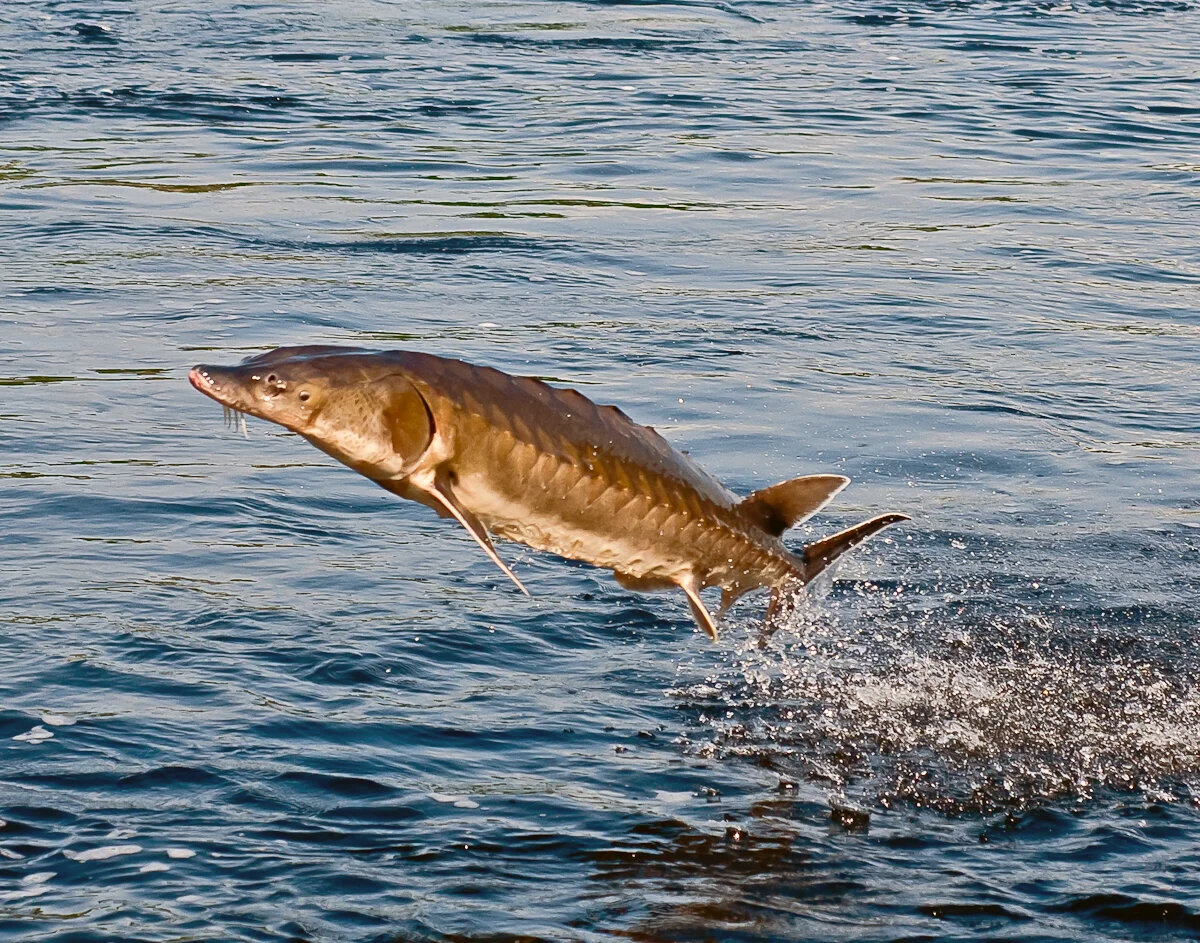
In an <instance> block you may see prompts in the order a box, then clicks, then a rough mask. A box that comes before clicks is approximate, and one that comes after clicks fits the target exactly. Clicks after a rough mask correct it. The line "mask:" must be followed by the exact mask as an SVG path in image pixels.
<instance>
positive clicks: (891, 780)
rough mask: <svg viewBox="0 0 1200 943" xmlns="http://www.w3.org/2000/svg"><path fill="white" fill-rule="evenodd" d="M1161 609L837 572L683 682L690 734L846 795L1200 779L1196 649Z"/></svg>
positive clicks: (1161, 796) (1164, 785)
mask: <svg viewBox="0 0 1200 943" xmlns="http://www.w3.org/2000/svg"><path fill="white" fill-rule="evenodd" d="M1185 623H1186V620H1185V619H1182V618H1180V617H1177V616H1173V615H1172V614H1171V613H1169V612H1166V611H1163V610H1158V609H1153V608H1129V607H1126V608H1122V609H1101V608H1097V609H1090V610H1089V609H1083V608H1070V607H1063V606H1058V607H1053V608H1046V609H1037V610H1034V609H1030V608H1028V607H1024V608H1023V607H1021V606H1015V605H1012V604H1005V603H998V602H997V601H996V599H995V594H993V593H992V592H990V587H976V588H975V589H974V590H973V591H971V592H967V593H957V594H953V593H951V594H944V593H941V592H939V593H938V594H937V595H927V596H922V595H920V594H918V593H914V592H913V591H912V590H911V589H910V588H907V587H905V586H903V585H900V584H890V585H887V584H878V583H869V582H860V583H857V584H851V585H850V586H849V587H848V588H846V584H839V588H838V589H837V590H836V591H835V592H834V593H833V594H831V595H830V597H829V598H827V599H826V600H823V601H817V602H815V603H814V602H809V603H807V604H804V605H802V606H801V607H800V608H799V609H798V610H797V611H796V613H795V614H794V617H793V619H792V621H791V623H790V624H789V625H788V626H787V627H785V629H784V630H782V631H780V632H779V633H777V634H775V635H774V636H772V637H771V638H770V639H769V640H768V641H766V642H765V644H762V645H761V646H760V645H756V644H754V643H753V642H751V643H748V644H747V645H745V646H744V647H742V648H740V649H737V650H734V651H731V652H730V653H729V657H728V658H727V660H726V661H725V662H724V663H723V664H722V666H721V668H720V669H719V670H718V671H717V672H716V673H714V674H713V675H711V676H710V677H708V678H706V679H705V680H704V681H703V682H702V683H699V684H694V685H691V686H690V687H688V688H685V689H682V690H679V691H677V692H675V693H676V695H677V696H678V697H679V699H680V703H681V706H683V707H684V708H685V709H686V710H688V711H690V712H694V714H695V725H694V728H693V730H692V731H691V732H689V734H688V735H687V736H686V737H685V743H686V745H687V748H688V749H689V750H691V751H693V752H695V753H697V754H700V755H703V756H709V757H719V758H730V757H745V758H750V759H753V760H754V761H755V762H756V763H758V764H761V765H765V766H768V767H770V768H773V769H774V770H776V771H777V772H778V774H779V775H780V776H781V778H782V779H784V780H789V779H790V780H794V779H801V778H803V779H808V780H810V781H816V782H821V783H825V784H827V786H828V787H829V788H830V791H831V793H832V794H833V798H834V799H835V800H836V801H843V802H844V801H850V802H857V803H860V804H867V805H883V806H890V805H893V804H895V803H898V802H899V803H910V804H914V805H917V806H923V807H930V808H934V809H937V810H940V811H944V812H947V813H959V812H968V811H977V812H985V813H986V812H994V811H998V810H1001V809H1014V808H1024V807H1029V806H1032V805H1037V804H1041V803H1044V802H1047V801H1054V800H1066V801H1076V802H1082V801H1086V800H1088V799H1090V798H1091V797H1093V796H1094V795H1096V794H1097V792H1100V791H1110V790H1118V791H1123V792H1137V793H1141V794H1143V795H1144V796H1145V797H1147V798H1148V799H1150V800H1155V801H1169V800H1173V799H1184V798H1190V797H1191V796H1192V795H1193V794H1194V793H1196V792H1200V790H1198V789H1197V787H1198V786H1200V653H1197V652H1194V651H1192V646H1190V645H1189V644H1187V635H1188V629H1187V625H1186V624H1185Z"/></svg>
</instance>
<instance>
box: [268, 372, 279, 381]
mask: <svg viewBox="0 0 1200 943" xmlns="http://www.w3.org/2000/svg"><path fill="white" fill-rule="evenodd" d="M267 382H268V383H278V382H279V377H277V376H275V374H273V373H272V374H271V375H270V376H269V377H267Z"/></svg>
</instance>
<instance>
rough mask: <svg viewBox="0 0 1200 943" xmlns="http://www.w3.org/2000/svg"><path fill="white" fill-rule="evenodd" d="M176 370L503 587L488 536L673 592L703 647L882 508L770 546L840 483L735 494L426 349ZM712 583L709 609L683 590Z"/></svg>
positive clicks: (842, 545)
mask: <svg viewBox="0 0 1200 943" xmlns="http://www.w3.org/2000/svg"><path fill="white" fill-rule="evenodd" d="M188 379H189V380H190V381H191V384H192V386H194V387H195V388H196V389H197V390H199V391H200V392H201V393H204V394H206V395H208V396H210V397H212V398H213V399H215V400H216V401H217V402H218V403H220V404H221V405H222V406H224V407H225V408H226V409H227V410H232V411H233V413H234V415H237V417H238V419H239V420H241V419H242V416H241V415H240V414H249V415H251V416H257V417H258V418H260V419H266V420H268V421H270V422H275V423H278V424H279V425H281V426H283V427H285V428H287V429H290V430H292V431H293V432H296V433H298V434H299V435H301V436H302V437H304V438H305V439H307V440H308V441H309V442H311V443H312V444H313V445H315V446H316V447H317V448H318V449H320V450H321V451H323V452H325V453H327V454H329V455H331V456H333V457H334V458H336V459H337V460H338V461H340V462H342V463H344V464H346V465H349V466H350V467H351V468H353V469H354V470H355V471H356V472H359V473H360V474H362V475H365V476H366V477H367V478H369V479H371V480H372V481H373V482H375V483H376V484H377V485H379V486H381V487H383V488H386V489H387V490H388V491H390V492H392V493H393V494H396V495H399V496H400V497H402V498H408V499H410V500H413V501H418V502H420V503H421V504H424V505H426V506H428V507H430V508H432V509H433V510H434V511H436V512H437V513H438V515H440V516H441V517H452V518H454V519H455V520H457V521H458V522H459V523H460V524H461V525H462V526H463V527H464V528H466V530H467V532H468V533H469V534H470V535H471V536H472V537H473V538H474V539H475V541H476V543H478V544H479V546H480V547H481V548H483V551H484V552H485V553H486V554H487V555H488V556H489V557H490V558H491V559H492V561H493V562H494V563H495V564H496V565H497V566H498V567H499V568H500V569H501V570H503V571H504V574H505V575H506V576H507V577H508V578H509V579H511V580H512V581H513V582H514V583H515V584H516V585H517V588H518V589H520V590H521V592H523V593H525V594H526V595H528V594H529V591H528V590H527V589H526V588H525V586H524V584H523V583H522V582H521V581H520V580H519V579H518V578H517V576H516V574H514V573H513V571H512V570H511V569H509V567H508V566H507V564H505V562H504V561H503V560H502V559H501V558H500V555H499V554H498V553H497V551H496V547H495V545H494V544H493V542H492V535H495V536H497V537H503V538H506V539H508V540H515V541H518V542H520V543H523V544H527V545H528V546H530V547H533V548H535V549H537V550H545V551H548V552H550V553H555V554H558V555H559V556H562V557H567V558H569V559H572V560H583V561H585V562H587V563H590V564H593V565H594V566H598V567H605V568H608V569H611V570H612V571H613V575H614V576H615V577H616V579H617V582H618V583H620V584H621V585H622V586H624V587H626V588H627V589H631V590H662V589H675V588H678V589H681V590H683V592H684V593H685V594H686V595H687V599H688V603H689V604H690V606H691V610H692V615H693V616H694V617H695V619H696V622H697V624H698V625H699V626H700V628H702V629H703V630H704V631H705V632H706V633H707V634H708V635H709V637H710V638H712V639H713V640H714V641H715V640H716V638H717V621H718V620H719V619H720V618H721V616H723V615H724V614H725V612H726V610H728V609H729V607H730V606H731V605H733V603H734V602H736V601H737V599H738V598H739V597H741V596H742V595H743V594H744V593H746V592H749V591H750V590H754V589H759V588H768V589H770V590H771V597H770V603H769V605H768V609H767V616H768V621H770V619H771V618H772V617H773V616H774V615H775V614H776V613H777V612H778V611H779V609H780V607H781V606H783V605H786V603H787V601H788V600H789V599H790V598H792V596H793V594H794V593H795V592H796V591H798V590H799V589H800V588H801V587H802V586H804V585H805V584H806V583H808V582H809V581H811V580H812V579H813V577H815V576H816V575H817V574H818V573H820V572H821V571H822V570H824V569H825V568H826V567H828V566H829V565H830V564H831V563H833V561H835V560H836V559H837V558H838V557H840V556H841V555H842V554H843V553H845V552H846V551H847V550H849V549H850V548H851V547H854V546H856V545H857V544H859V543H861V542H862V541H864V540H866V539H867V538H868V537H870V536H871V535H872V534H874V533H876V532H877V531H879V530H881V529H883V528H884V527H886V526H888V525H889V524H894V523H896V522H897V521H904V520H908V519H909V518H908V516H907V515H904V514H883V515H881V516H879V517H873V518H871V519H870V520H867V521H863V522H862V523H861V524H856V525H855V526H853V527H851V528H849V529H847V530H844V531H842V532H840V533H837V534H834V535H832V536H830V537H826V538H825V539H823V540H819V541H817V542H816V543H815V544H811V545H809V546H807V547H805V548H804V549H803V551H802V552H800V553H792V552H791V551H789V550H788V549H787V548H786V547H785V546H784V545H783V542H782V541H781V540H780V537H781V536H782V534H783V532H784V531H785V530H787V529H788V528H789V527H792V526H794V525H796V524H799V523H800V522H801V521H804V520H807V519H808V518H809V517H810V516H811V515H812V514H814V513H815V512H816V511H818V510H820V509H821V508H822V507H824V506H825V504H827V503H828V502H829V500H830V499H831V498H833V496H834V495H836V494H837V493H838V492H839V491H841V490H842V489H843V488H844V487H846V485H847V484H849V481H850V480H849V479H848V478H845V477H843V476H841V475H808V476H805V477H802V478H795V479H792V480H791V481H784V482H780V483H779V484H777V485H772V486H771V487H770V488H764V489H763V490H762V491H756V492H755V493H754V494H752V495H750V496H749V497H747V498H744V499H739V498H737V497H735V496H734V495H733V494H732V493H730V492H729V491H728V490H727V489H726V488H725V487H724V486H723V485H722V484H721V483H720V482H718V481H717V480H716V479H715V478H713V477H711V476H710V475H708V474H707V473H706V472H704V471H703V470H701V469H700V467H699V466H698V465H696V464H695V463H694V462H693V461H692V460H691V459H690V458H688V457H687V456H686V455H683V454H682V453H680V452H677V451H676V450H675V449H673V448H672V447H671V446H670V445H669V444H668V443H667V441H666V440H665V439H663V438H662V436H660V435H659V434H658V433H657V432H655V431H654V430H653V429H652V428H650V427H649V426H641V425H638V424H636V423H635V422H633V421H632V420H631V419H630V418H629V417H628V416H626V415H625V414H624V413H623V412H621V410H619V409H617V408H616V407H615V406H598V405H597V404H595V403H593V402H592V401H591V400H590V399H588V398H587V397H586V396H584V395H583V394H582V393H579V392H577V391H576V390H570V389H561V388H558V387H553V386H550V385H548V384H546V383H543V382H542V381H541V380H537V379H534V378H532V377H518V376H510V375H509V374H507V373H502V372H500V371H499V370H494V369H492V368H490V367H480V366H475V365H473V364H469V363H464V362H463V361H461V360H450V359H447V358H444V357H436V356H433V355H431V354H424V353H416V352H412V351H403V350H388V351H370V350H363V349H360V348H350V347H325V346H309V347H280V348H278V349H276V350H273V351H270V352H269V353H265V354H260V355H258V356H255V357H251V358H249V359H247V360H245V361H243V362H242V363H241V364H239V365H237V366H232V367H218V366H210V365H207V364H200V365H198V366H196V367H194V368H193V369H192V370H191V372H190V374H189V376H188ZM706 587H720V589H721V605H720V609H719V610H718V611H717V613H716V615H715V616H714V615H712V614H711V613H710V612H709V609H708V607H707V606H706V605H705V603H704V600H703V599H701V596H700V593H701V590H703V589H705V588H706Z"/></svg>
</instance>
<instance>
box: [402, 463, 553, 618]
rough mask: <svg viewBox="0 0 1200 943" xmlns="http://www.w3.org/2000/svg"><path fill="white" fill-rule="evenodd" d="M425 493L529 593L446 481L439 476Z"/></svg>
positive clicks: (485, 530) (518, 587)
mask: <svg viewBox="0 0 1200 943" xmlns="http://www.w3.org/2000/svg"><path fill="white" fill-rule="evenodd" d="M425 493H426V494H427V495H429V496H430V497H431V498H433V499H434V501H436V502H437V503H438V504H439V505H441V506H442V507H443V508H445V509H446V511H447V512H449V515H450V516H451V517H453V518H454V519H455V520H456V521H458V522H459V523H460V524H462V526H463V527H465V528H466V529H467V533H468V534H470V535H471V536H472V537H474V538H475V542H476V543H477V544H479V546H481V547H482V548H483V552H484V553H486V554H487V555H488V556H489V557H491V559H492V562H493V563H495V564H496V566H498V567H500V569H501V570H503V571H504V575H505V576H507V577H508V578H509V579H510V580H512V581H513V582H514V583H516V584H517V589H519V590H520V591H521V592H523V593H524V594H525V595H526V596H529V595H531V594H530V592H529V590H527V589H526V588H525V584H524V583H522V582H521V581H520V580H519V579H517V576H516V574H515V573H513V571H512V570H510V569H509V568H508V566H507V565H506V564H505V562H504V561H503V560H501V559H500V555H499V554H498V553H496V548H495V546H494V545H493V544H492V537H491V535H490V534H489V533H488V532H487V528H486V527H484V526H483V524H481V523H480V521H479V518H477V517H476V516H475V515H474V514H472V513H471V512H470V511H468V510H467V509H466V508H465V507H463V506H462V505H461V504H460V503H459V501H458V499H457V498H456V497H455V496H454V491H453V490H452V488H451V487H450V483H449V482H448V481H443V480H441V479H440V478H439V479H438V480H437V481H435V482H434V484H433V487H431V488H429V489H428V490H427V491H426V492H425Z"/></svg>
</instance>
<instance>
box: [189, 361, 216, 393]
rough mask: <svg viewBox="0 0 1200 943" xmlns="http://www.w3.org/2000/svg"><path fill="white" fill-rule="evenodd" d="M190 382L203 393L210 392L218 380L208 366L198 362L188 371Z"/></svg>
mask: <svg viewBox="0 0 1200 943" xmlns="http://www.w3.org/2000/svg"><path fill="white" fill-rule="evenodd" d="M188 382H189V383H190V384H192V386H194V387H195V388H196V389H198V390H199V391H200V392H201V393H208V392H209V391H210V390H212V389H213V388H214V387H215V386H216V382H215V381H214V380H213V378H212V374H211V373H209V371H208V367H206V366H205V365H204V364H202V363H198V364H196V366H194V367H192V369H191V370H189V371H188Z"/></svg>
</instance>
